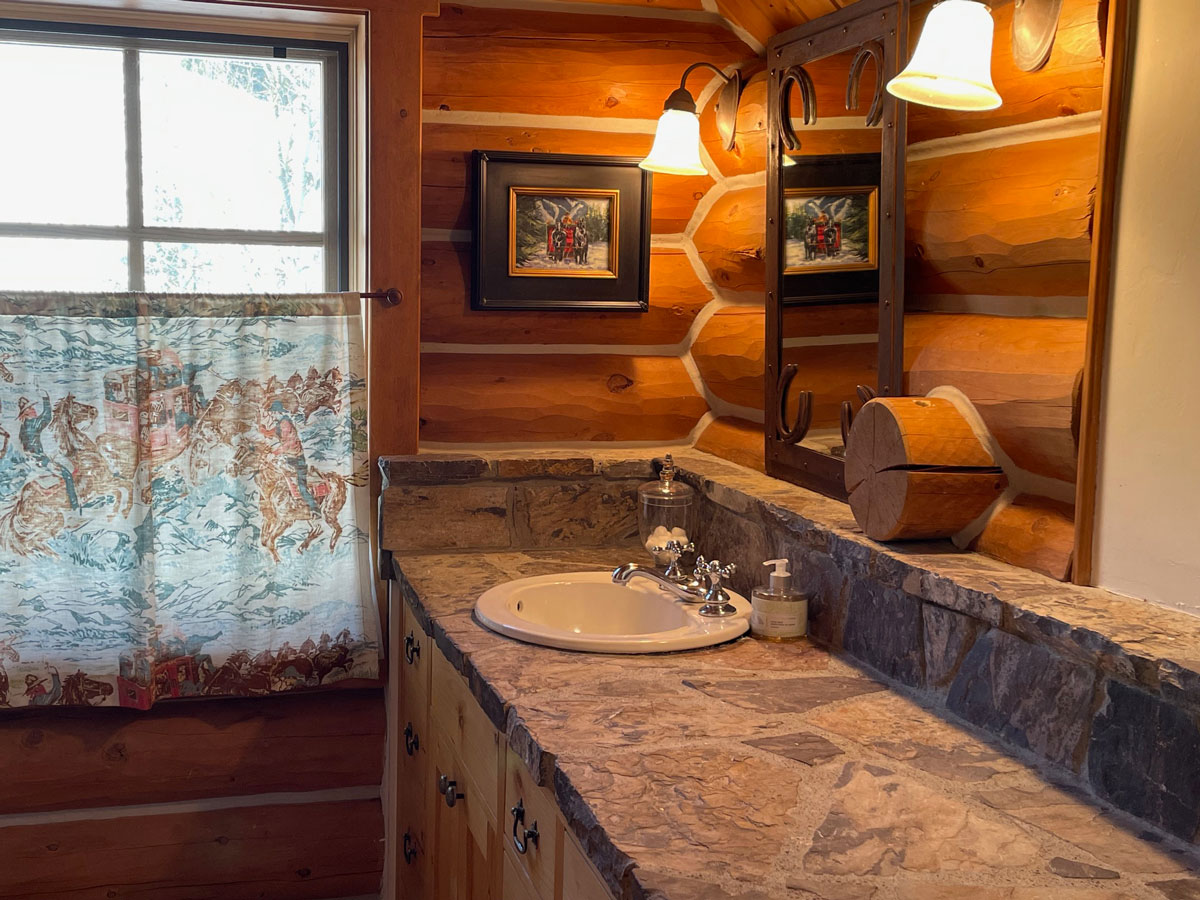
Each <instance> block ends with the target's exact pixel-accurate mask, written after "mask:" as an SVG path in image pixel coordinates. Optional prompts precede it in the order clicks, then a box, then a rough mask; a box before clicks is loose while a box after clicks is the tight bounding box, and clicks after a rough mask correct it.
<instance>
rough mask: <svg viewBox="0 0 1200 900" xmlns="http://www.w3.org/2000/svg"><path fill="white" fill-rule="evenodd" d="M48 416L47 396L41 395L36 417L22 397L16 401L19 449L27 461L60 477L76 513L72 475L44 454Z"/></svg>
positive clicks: (48, 404) (30, 406)
mask: <svg viewBox="0 0 1200 900" xmlns="http://www.w3.org/2000/svg"><path fill="white" fill-rule="evenodd" d="M50 415H51V413H50V395H49V394H46V393H43V394H42V414H41V415H38V411H37V408H36V407H35V406H34V405H33V404H32V403H30V402H29V400H28V399H27V398H25V397H22V398H21V399H20V400H18V401H17V421H18V422H20V423H21V429H20V432H19V437H20V440H21V449H22V450H24V451H25V456H26V457H27V458H28V459H30V460H32V461H33V462H35V463H37V464H39V465H41V466H42V467H43V468H45V469H46V470H47V471H49V472H51V473H53V474H56V475H60V476H62V480H63V484H64V485H65V486H66V489H67V499H68V500H69V501H70V502H71V508H72V509H74V510H75V511H76V512H78V511H79V508H80V507H79V495H78V494H77V493H76V492H75V475H74V473H73V472H72V471H71V469H69V468H67V467H66V466H64V465H63V464H62V463H60V462H56V461H55V460H52V459H51V458H50V455H49V454H48V453H46V449H45V447H43V446H42V432H43V431H45V430H46V426H47V425H49V424H50Z"/></svg>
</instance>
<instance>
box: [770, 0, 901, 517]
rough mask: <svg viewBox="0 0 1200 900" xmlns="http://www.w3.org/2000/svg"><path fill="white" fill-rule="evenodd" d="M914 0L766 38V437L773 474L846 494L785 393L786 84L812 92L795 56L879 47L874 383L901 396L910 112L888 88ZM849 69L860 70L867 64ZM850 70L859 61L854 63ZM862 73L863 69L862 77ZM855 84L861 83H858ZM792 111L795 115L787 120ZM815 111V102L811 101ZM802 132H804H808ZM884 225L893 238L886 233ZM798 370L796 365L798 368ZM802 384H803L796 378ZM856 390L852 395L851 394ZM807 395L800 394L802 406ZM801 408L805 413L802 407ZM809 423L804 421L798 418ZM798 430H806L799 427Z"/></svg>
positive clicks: (861, 3)
mask: <svg viewBox="0 0 1200 900" xmlns="http://www.w3.org/2000/svg"><path fill="white" fill-rule="evenodd" d="M908 19H909V0H858V2H857V3H855V4H854V5H853V6H848V7H846V8H845V9H841V10H839V11H837V12H834V13H830V14H828V15H825V16H821V17H820V18H819V19H817V20H816V21H814V22H810V23H807V24H805V25H801V26H799V27H797V28H792V29H789V30H788V31H785V32H782V33H781V34H777V35H776V36H775V37H773V38H772V39H771V41H770V43H769V44H768V45H767V60H768V65H769V73H768V74H769V79H768V82H767V103H768V143H767V148H768V149H767V152H768V159H767V206H766V208H767V222H766V228H767V235H766V236H767V242H766V243H767V260H766V263H767V300H766V302H767V308H766V332H767V333H766V353H767V368H766V373H765V381H766V383H765V401H766V406H765V410H766V420H765V425H764V432H765V433H764V443H765V455H766V466H767V474H769V475H772V476H774V477H775V478H782V479H784V480H786V481H790V482H792V483H794V484H799V485H801V486H802V487H807V488H811V489H812V490H815V491H819V492H820V493H822V494H825V495H827V496H830V497H835V498H837V499H839V500H845V499H846V496H847V494H846V486H845V475H844V464H843V462H842V460H841V459H839V458H838V457H835V456H831V455H829V454H825V453H821V452H818V451H817V450H813V449H811V448H808V447H803V446H801V445H800V444H799V441H800V440H801V439H802V438H803V434H802V432H803V431H806V430H807V429H806V428H800V427H797V426H795V425H791V426H789V425H788V424H787V423H786V422H784V421H783V418H784V416H783V411H782V410H781V406H782V403H781V401H782V400H783V399H785V397H786V392H787V389H788V384H789V382H790V381H791V376H789V375H788V373H787V372H786V371H785V369H784V366H783V360H782V357H783V352H782V349H783V348H782V343H781V339H782V333H783V309H784V303H783V298H784V274H783V268H784V267H783V264H782V262H783V249H784V244H783V240H784V238H783V229H784V222H785V218H784V215H783V191H782V187H783V184H782V182H783V174H782V162H783V155H784V146H785V141H786V139H787V137H788V135H787V132H786V131H785V129H787V128H790V119H791V116H792V112H791V111H790V110H789V108H788V103H789V101H788V93H789V92H790V90H791V84H792V82H793V81H796V83H797V85H798V88H799V89H800V91H801V95H802V97H803V96H804V95H805V94H806V91H807V92H808V93H809V95H810V96H811V82H809V86H808V87H806V85H805V84H804V81H805V80H806V77H807V76H802V77H801V78H798V79H797V78H796V76H795V74H794V73H795V71H796V70H795V69H793V67H794V66H803V65H804V63H806V62H810V61H812V60H815V59H821V58H824V57H827V56H833V55H835V54H838V53H843V52H845V51H847V50H855V49H860V48H861V49H862V50H863V51H867V49H868V48H870V49H871V51H873V52H872V56H873V57H874V58H875V65H876V66H880V67H881V70H878V71H877V72H876V77H875V83H876V98H875V102H872V101H870V100H867V99H866V98H860V99H859V106H858V108H859V109H860V110H863V118H864V120H868V119H870V118H872V117H878V118H879V121H880V126H879V127H880V129H881V136H882V177H881V179H880V190H879V221H880V226H881V227H880V229H879V230H880V235H881V240H880V242H879V255H878V259H879V296H878V308H879V360H878V362H879V372H878V380H877V384H876V385H875V386H874V388H875V391H876V392H877V394H878V395H880V396H896V395H899V394H900V393H902V391H903V379H904V324H903V323H904V157H905V152H906V145H907V140H906V131H907V116H906V114H905V104H904V102H903V101H900V100H897V99H896V98H895V97H893V96H892V95H891V94H888V93H887V92H886V90H884V89H883V85H886V84H887V82H888V80H889V79H891V78H892V77H893V76H894V75H895V74H896V73H897V72H899V70H900V62H901V60H902V59H903V58H905V57H906V56H907V52H908ZM851 70H852V71H853V72H855V73H856V74H861V66H859V65H855V66H852V67H851ZM846 76H847V79H850V78H851V71H847V73H846ZM855 80H857V77H855ZM850 93H851V94H853V93H856V92H855V91H851V92H850ZM785 117H787V120H786V121H785ZM803 118H804V120H805V121H807V120H808V118H809V109H808V103H807V102H806V103H805V110H804V111H803ZM801 133H802V132H801ZM883 223H888V224H889V227H888V228H887V229H886V230H887V231H888V232H889V233H890V235H891V239H890V240H884V239H882V237H883V234H884V232H885V229H884V227H882V226H883ZM793 375H794V370H793ZM797 387H798V388H799V389H800V390H803V389H804V386H803V385H797ZM843 399H844V400H850V399H851V398H850V397H845V398H843ZM803 406H804V404H803V403H802V404H801V407H802V409H803ZM801 418H803V415H802V416H801ZM800 424H801V425H802V424H803V423H802V422H801V423H800ZM797 432H801V434H800V436H799V437H797V436H796V435H797Z"/></svg>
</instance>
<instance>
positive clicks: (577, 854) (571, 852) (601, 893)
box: [562, 835, 613, 900]
mask: <svg viewBox="0 0 1200 900" xmlns="http://www.w3.org/2000/svg"><path fill="white" fill-rule="evenodd" d="M562 897H563V900H613V894H612V891H610V890H609V889H608V885H607V884H605V883H604V879H602V878H601V877H600V873H599V872H597V871H596V869H595V868H594V867H593V866H592V864H591V863H590V862H589V861H588V858H587V857H586V856H584V854H583V849H582V848H581V847H580V846H579V844H577V843H576V842H575V839H574V838H573V837H571V836H569V835H564V838H563V842H562Z"/></svg>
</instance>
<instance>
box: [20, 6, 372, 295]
mask: <svg viewBox="0 0 1200 900" xmlns="http://www.w3.org/2000/svg"><path fill="white" fill-rule="evenodd" d="M346 71H347V51H346V47H345V46H344V45H340V44H334V43H324V42H311V41H310V42H301V41H292V42H286V43H280V42H279V41H278V40H271V39H260V38H246V37H242V36H240V35H239V36H236V37H235V36H225V35H212V34H194V33H183V32H164V31H148V30H141V29H111V28H108V29H106V28H87V29H84V28H80V27H74V26H63V25H58V24H43V23H36V24H34V23H28V22H16V21H11V20H8V21H0V86H2V88H0V133H3V134H4V138H3V140H0V290H79V291H83V290H89V291H124V290H135V291H142V290H145V291H159V292H168V291H180V292H239V291H254V292H256V293H263V292H267V293H271V292H289V293H290V292H309V291H327V290H339V289H344V288H345V287H346V286H347V283H348V280H349V279H348V273H347V266H348V235H347V222H348V212H347V203H348V199H347V197H348V165H347V156H348V154H347V146H346V145H347V140H348V128H347V124H346V123H347V118H346V113H345V108H346V99H345V98H346V82H347V75H346Z"/></svg>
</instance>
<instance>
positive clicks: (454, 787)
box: [438, 775, 467, 807]
mask: <svg viewBox="0 0 1200 900" xmlns="http://www.w3.org/2000/svg"><path fill="white" fill-rule="evenodd" d="M438 792H439V793H440V794H441V795H442V796H443V797H445V798H446V805H447V806H449V807H453V806H454V804H455V803H457V802H458V801H459V800H462V799H463V798H464V797H466V796H467V795H466V794H460V793H459V792H458V782H457V781H451V780H450V779H449V778H447V777H446V776H445V775H443V776H442V777H441V778H439V779H438Z"/></svg>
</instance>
